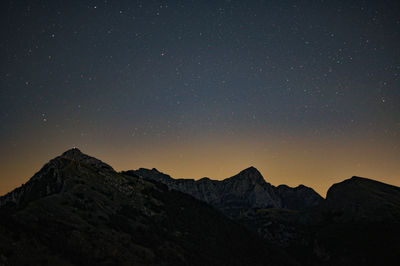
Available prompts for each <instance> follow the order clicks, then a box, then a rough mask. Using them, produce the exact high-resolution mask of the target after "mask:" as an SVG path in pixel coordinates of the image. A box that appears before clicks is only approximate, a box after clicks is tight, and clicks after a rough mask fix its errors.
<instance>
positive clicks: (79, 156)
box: [56, 147, 114, 171]
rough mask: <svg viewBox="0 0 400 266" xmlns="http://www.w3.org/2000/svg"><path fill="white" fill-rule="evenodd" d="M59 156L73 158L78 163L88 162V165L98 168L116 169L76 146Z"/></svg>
mask: <svg viewBox="0 0 400 266" xmlns="http://www.w3.org/2000/svg"><path fill="white" fill-rule="evenodd" d="M57 158H64V159H69V160H73V161H75V162H78V163H84V164H88V165H91V166H93V167H96V168H101V169H104V170H111V171H114V169H113V168H112V167H111V166H109V165H108V164H106V163H104V162H102V161H100V160H98V159H96V158H94V157H91V156H89V155H86V154H84V153H82V152H81V151H80V150H79V149H78V148H75V147H74V148H72V149H69V150H67V151H65V152H64V153H63V154H62V155H61V156H59V157H57ZM57 158H56V159H57Z"/></svg>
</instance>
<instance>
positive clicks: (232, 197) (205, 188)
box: [124, 167, 323, 217]
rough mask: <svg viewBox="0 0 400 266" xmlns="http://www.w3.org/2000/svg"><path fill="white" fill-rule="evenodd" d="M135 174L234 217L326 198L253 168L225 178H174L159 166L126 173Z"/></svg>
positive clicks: (305, 206) (299, 207)
mask: <svg viewBox="0 0 400 266" xmlns="http://www.w3.org/2000/svg"><path fill="white" fill-rule="evenodd" d="M124 173H125V174H127V175H131V176H140V177H143V178H145V179H149V180H155V181H158V182H161V183H163V184H165V185H167V186H168V187H169V188H170V189H174V190H178V191H181V192H184V193H187V194H190V195H192V196H193V197H195V198H197V199H199V200H202V201H205V202H207V203H209V204H210V205H212V206H214V207H216V208H217V209H219V210H221V211H222V212H224V213H225V214H227V215H229V216H230V217H236V216H238V215H240V213H241V212H243V211H247V210H250V209H264V208H285V209H294V210H304V209H308V208H311V207H313V206H316V205H318V204H319V203H321V202H322V200H323V198H322V197H321V196H320V195H318V193H316V192H315V191H314V190H313V189H311V188H309V187H306V186H303V185H301V186H298V187H296V188H290V187H288V186H283V185H282V186H279V187H274V186H272V185H271V184H269V183H267V182H266V181H265V179H264V178H263V176H262V175H261V174H260V172H259V171H258V170H257V169H256V168H254V167H249V168H247V169H245V170H243V171H241V172H240V173H238V174H237V175H235V176H233V177H230V178H227V179H224V180H222V181H218V180H212V179H209V178H202V179H200V180H197V181H195V180H193V179H173V178H171V177H170V176H169V175H166V174H163V173H161V172H159V171H158V170H157V169H154V168H153V169H152V170H149V169H143V168H141V169H139V170H136V171H135V170H130V171H127V172H124Z"/></svg>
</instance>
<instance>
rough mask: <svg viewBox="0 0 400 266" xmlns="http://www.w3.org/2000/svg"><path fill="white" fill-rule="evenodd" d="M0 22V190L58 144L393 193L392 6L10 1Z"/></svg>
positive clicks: (396, 107) (135, 162)
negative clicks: (384, 187) (361, 182)
mask: <svg viewBox="0 0 400 266" xmlns="http://www.w3.org/2000/svg"><path fill="white" fill-rule="evenodd" d="M0 20H1V40H0V147H1V153H0V194H5V193H6V192H8V191H10V190H12V189H13V188H15V187H17V186H19V185H21V184H22V183H24V182H26V181H27V180H28V179H29V178H30V177H31V176H32V175H33V174H34V173H35V172H36V171H38V170H39V169H40V168H41V166H42V165H43V164H44V163H46V162H47V161H48V160H50V159H51V158H53V157H55V156H57V155H59V154H61V153H62V152H64V151H65V150H67V149H69V148H71V147H73V146H76V147H78V148H80V149H81V150H82V151H83V152H84V153H87V154H89V155H92V156H95V157H97V158H99V159H101V160H103V161H105V162H107V163H109V164H110V165H112V166H113V167H114V168H115V169H116V170H128V169H136V168H139V167H147V168H153V167H155V168H157V169H159V170H160V171H163V172H165V173H168V174H170V175H171V176H173V177H176V178H194V179H198V178H201V177H203V176H208V177H211V178H216V179H222V178H226V177H229V176H232V175H234V174H236V173H237V172H239V171H240V170H242V169H244V168H246V167H248V166H250V165H253V166H255V167H256V168H258V169H259V170H260V172H261V173H262V174H263V175H264V177H265V179H266V180H267V181H268V182H270V183H272V184H273V185H279V184H283V183H285V184H288V185H291V186H296V185H298V184H305V185H307V186H311V187H313V188H314V189H315V190H316V191H317V192H319V193H320V194H321V195H323V196H325V193H326V190H327V188H328V187H329V186H330V185H331V184H332V183H335V182H339V181H342V180H343V179H346V178H349V177H351V176H353V175H359V176H364V177H369V178H374V179H377V180H380V181H383V182H387V183H390V184H394V185H397V186H400V48H399V47H400V2H399V1H384V0H383V1H382V0H381V1H250V0H249V1H234V0H232V1H189V0H185V1H150V0H147V1H139V0H137V1H136V0H135V1H111V0H109V1H104V0H103V1H83V0H79V1H78V0H76V1H61V0H52V1H50V0H48V1H45V0H42V1H23V0H18V1H2V7H1V11H0Z"/></svg>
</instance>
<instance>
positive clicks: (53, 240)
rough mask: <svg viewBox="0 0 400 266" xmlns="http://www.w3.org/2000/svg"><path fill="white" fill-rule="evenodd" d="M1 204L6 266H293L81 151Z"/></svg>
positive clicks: (195, 206)
mask: <svg viewBox="0 0 400 266" xmlns="http://www.w3.org/2000/svg"><path fill="white" fill-rule="evenodd" d="M0 204H1V208H0V215H1V219H0V265H267V264H268V265H270V264H272V265H281V264H287V265H289V264H291V263H289V259H288V256H287V255H285V254H284V253H283V252H282V251H280V250H277V249H275V248H273V247H271V246H269V245H268V244H267V243H265V242H263V241H262V240H261V239H260V238H259V237H258V236H257V235H256V234H253V233H251V232H249V231H248V230H246V229H245V228H244V227H242V226H241V225H239V224H237V223H235V222H233V221H231V220H229V219H228V218H226V217H225V216H224V215H222V214H221V213H220V212H218V211H216V210H214V209H213V208H212V207H210V206H208V205H207V204H205V203H203V202H201V201H198V200H196V199H194V198H193V197H191V196H189V195H187V194H183V193H180V192H177V191H169V190H168V189H167V188H166V187H165V186H164V185H161V184H160V185H159V184H154V183H151V182H148V181H146V180H143V179H142V178H138V177H133V176H128V175H124V174H121V173H117V172H115V171H114V170H113V169H112V168H111V167H110V166H108V165H107V164H105V163H103V162H101V161H99V160H97V159H95V158H92V157H89V156H87V155H84V154H82V153H81V152H80V151H79V150H77V149H72V150H69V151H67V152H65V153H64V154H62V155H61V156H59V157H57V158H55V159H53V160H51V161H50V162H49V163H48V164H46V165H45V166H44V167H43V168H42V169H41V170H40V171H39V172H38V173H37V174H35V175H34V176H33V177H32V178H31V179H30V180H29V181H28V182H27V183H26V184H25V185H23V186H21V187H20V188H17V189H16V190H14V191H13V192H11V193H8V194H7V195H5V196H3V197H1V198H0ZM267 261H268V263H266V262H267Z"/></svg>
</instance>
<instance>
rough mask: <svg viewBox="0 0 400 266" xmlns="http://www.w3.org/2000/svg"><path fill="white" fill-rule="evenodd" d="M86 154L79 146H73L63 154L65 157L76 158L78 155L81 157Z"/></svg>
mask: <svg viewBox="0 0 400 266" xmlns="http://www.w3.org/2000/svg"><path fill="white" fill-rule="evenodd" d="M84 155H85V154H83V153H82V152H81V150H79V149H78V148H75V147H73V148H71V149H69V150H67V151H65V152H64V153H63V154H62V155H61V156H63V157H65V158H76V157H81V156H84Z"/></svg>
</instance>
